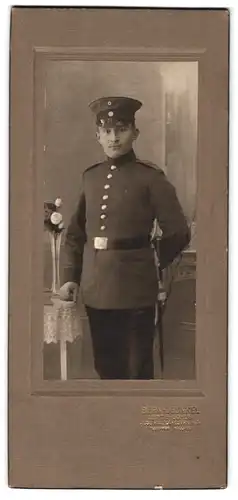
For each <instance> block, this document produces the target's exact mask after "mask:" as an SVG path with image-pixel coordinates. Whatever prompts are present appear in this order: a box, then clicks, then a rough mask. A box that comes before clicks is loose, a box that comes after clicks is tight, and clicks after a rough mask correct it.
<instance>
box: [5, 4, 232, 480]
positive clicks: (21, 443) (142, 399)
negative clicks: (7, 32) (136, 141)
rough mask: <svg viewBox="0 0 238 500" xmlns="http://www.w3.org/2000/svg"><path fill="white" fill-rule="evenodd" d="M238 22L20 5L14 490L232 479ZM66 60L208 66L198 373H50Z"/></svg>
mask: <svg viewBox="0 0 238 500" xmlns="http://www.w3.org/2000/svg"><path fill="white" fill-rule="evenodd" d="M228 28H229V14H228V11H227V10H225V9H220V10H218V9H211V10H209V9H208V10H199V9H198V10H191V9H188V10H186V9H185V10H176V9H168V10H163V9H94V8H92V9H91V8H90V9H80V8H78V9H75V8H70V9H67V8H66V9H61V8H52V9H51V8H48V9H45V8H40V9H35V8H20V7H19V8H13V9H12V26H11V88H10V98H11V114H10V283H9V284H10V301H9V304H10V311H9V312H10V321H9V484H10V486H12V487H27V488H30V487H34V488H40V487H47V488H96V487H99V488H101V487H103V488H156V487H161V486H162V487H163V488H223V487H225V486H226V481H227V479H226V468H227V465H226V454H227V449H226V441H227V439H226V435H227V425H226V413H227V196H228V182H227V179H228V34H229V30H228ZM59 59H61V60H84V61H85V60H86V61H87V60H97V61H100V60H112V61H147V60H152V61H161V60H163V61H181V60H182V61H198V64H199V86H198V154H197V189H198V191H197V235H198V236H197V284H196V380H174V381H173V380H153V381H140V382H139V381H119V380H117V381H106V380H104V381H101V380H67V381H64V382H62V381H60V380H58V381H45V380H43V376H42V343H43V342H42V329H43V297H42V295H43V294H42V290H43V257H42V254H43V250H42V231H41V221H42V201H43V189H42V185H43V169H42V165H43V161H44V155H43V152H44V151H43V148H42V145H43V144H44V137H43V135H44V123H43V117H44V115H43V107H42V102H43V100H42V99H43V98H44V71H45V68H46V64H47V61H49V60H59ZM175 417H176V418H175ZM184 418H185V419H184ZM176 419H177V420H176ZM164 420H166V421H169V429H168V428H167V427H168V426H166V425H164V426H163V425H162V424H161V422H162V423H163V422H164ZM185 421H186V422H185ZM176 422H177V423H176ZM184 422H185V423H184ZM188 423H189V425H188ZM163 427H164V428H163ZM165 427H166V428H167V430H165Z"/></svg>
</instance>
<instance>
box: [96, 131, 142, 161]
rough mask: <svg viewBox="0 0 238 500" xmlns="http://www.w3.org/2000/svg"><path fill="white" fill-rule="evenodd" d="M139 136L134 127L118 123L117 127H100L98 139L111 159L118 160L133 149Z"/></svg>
mask: <svg viewBox="0 0 238 500" xmlns="http://www.w3.org/2000/svg"><path fill="white" fill-rule="evenodd" d="M138 134H139V131H138V130H137V129H136V128H135V126H134V125H132V124H128V125H124V124H123V123H118V124H116V125H115V126H109V127H107V126H105V127H98V131H97V139H98V142H99V143H100V144H101V146H102V148H103V150H104V153H105V154H106V155H107V156H108V157H109V158H118V157H119V156H122V155H124V154H126V153H128V152H129V151H130V150H131V149H132V144H133V142H134V141H135V139H136V138H137V137H138Z"/></svg>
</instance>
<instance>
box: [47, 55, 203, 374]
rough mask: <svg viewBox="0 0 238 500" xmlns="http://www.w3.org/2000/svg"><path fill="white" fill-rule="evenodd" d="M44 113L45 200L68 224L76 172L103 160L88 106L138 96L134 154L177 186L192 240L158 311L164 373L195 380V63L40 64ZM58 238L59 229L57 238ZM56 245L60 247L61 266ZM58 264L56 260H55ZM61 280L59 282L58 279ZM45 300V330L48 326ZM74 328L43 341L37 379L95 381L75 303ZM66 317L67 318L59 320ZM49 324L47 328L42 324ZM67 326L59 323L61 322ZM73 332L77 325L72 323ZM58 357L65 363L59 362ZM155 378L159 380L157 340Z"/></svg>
mask: <svg viewBox="0 0 238 500" xmlns="http://www.w3.org/2000/svg"><path fill="white" fill-rule="evenodd" d="M45 81H46V84H45V102H44V105H45V112H44V199H45V201H54V200H55V199H56V198H57V197H60V198H61V199H62V201H63V204H62V206H61V207H60V212H61V213H62V215H63V220H64V223H65V225H66V226H67V224H68V222H69V219H70V216H71V214H72V212H73V211H74V209H75V207H76V204H77V200H78V194H79V191H80V183H81V174H82V172H83V171H84V170H85V168H87V167H88V166H90V165H91V164H93V163H96V162H98V161H100V160H103V152H102V150H101V147H100V146H99V145H98V143H97V141H96V137H95V132H96V130H95V123H94V117H93V116H92V112H91V111H90V109H89V108H88V103H89V102H90V101H92V100H94V99H96V98H98V97H101V96H103V95H105V96H106V95H127V96H130V97H134V98H137V99H139V100H141V101H142V103H143V106H142V108H141V110H140V111H139V112H138V113H137V115H136V118H137V120H136V124H137V127H138V128H139V129H140V135H139V138H138V139H137V141H136V142H135V148H134V149H135V153H136V155H137V156H138V157H139V158H140V159H142V160H149V161H151V162H153V163H155V164H157V165H158V166H160V167H161V168H162V169H163V170H164V171H165V173H166V175H167V176H168V179H169V180H170V181H171V182H172V183H173V184H174V186H175V187H176V191H177V195H178V197H179V200H180V202H181V205H182V207H183V209H184V212H185V215H186V216H187V218H188V221H189V224H190V226H191V230H192V241H191V244H190V247H189V249H188V250H186V252H185V254H184V256H183V258H182V260H181V263H180V265H179V269H178V270H177V271H176V275H175V277H174V281H173V285H172V288H171V293H170V297H169V301H168V304H167V307H166V312H165V315H164V374H163V376H164V378H166V379H194V378H195V376H196V366H195V301H196V297H195V286H196V278H195V267H196V154H197V98H198V65H197V62H118V61H117V62H111V61H110V62H109V61H103V62H100V61H65V60H56V61H49V62H48V63H47V71H46V80H45ZM48 236H49V235H48V234H47V232H45V233H44V292H45V293H46V292H47V290H49V289H50V288H51V285H52V259H51V247H50V240H49V237H48ZM63 241H64V231H63V233H62V241H61V244H63ZM62 260H63V250H62V251H61V263H62ZM61 265H62V264H61ZM61 284H62V283H61ZM50 307H51V306H50V304H49V302H47V300H46V301H45V306H44V309H45V310H44V314H45V323H47V322H48V326H46V328H48V329H50V328H53V321H52V311H51V310H50ZM79 310H80V331H81V334H80V335H77V334H75V335H74V336H73V338H70V339H67V336H66V339H65V340H66V341H65V345H64V349H65V352H64V353H63V354H62V346H60V341H59V340H58V341H57V339H56V338H53V336H52V339H51V340H52V341H50V338H49V336H48V337H46V338H45V342H44V349H43V357H44V378H45V379H59V378H62V362H64V364H65V366H64V371H65V373H64V377H65V376H66V377H67V378H69V379H72V378H74V379H75V378H95V377H96V374H95V372H94V369H93V359H92V351H91V340H90V334H89V329H88V322H87V318H86V315H85V312H84V308H83V306H82V304H79ZM66 319H67V318H66ZM49 321H51V326H49ZM65 325H66V322H65ZM74 327H75V329H76V330H77V322H76V323H75V325H74ZM62 356H64V358H65V359H64V361H62ZM154 356H155V378H160V377H161V366H160V357H159V345H158V340H157V339H156V341H155V353H154Z"/></svg>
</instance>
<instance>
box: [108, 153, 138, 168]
mask: <svg viewBox="0 0 238 500" xmlns="http://www.w3.org/2000/svg"><path fill="white" fill-rule="evenodd" d="M135 159H136V155H135V153H134V151H133V149H131V151H129V152H128V153H126V154H125V155H122V156H119V158H108V161H109V162H110V164H111V165H124V164H125V163H129V162H131V161H134V160H135Z"/></svg>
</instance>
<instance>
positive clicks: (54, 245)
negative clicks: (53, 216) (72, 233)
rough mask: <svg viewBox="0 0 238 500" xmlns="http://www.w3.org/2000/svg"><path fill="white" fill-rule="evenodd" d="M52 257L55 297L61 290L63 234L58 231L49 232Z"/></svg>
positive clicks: (53, 291) (52, 288)
mask: <svg viewBox="0 0 238 500" xmlns="http://www.w3.org/2000/svg"><path fill="white" fill-rule="evenodd" d="M49 237H50V247H51V257H52V286H51V292H52V294H53V295H58V294H59V289H60V247H61V237H62V233H61V232H60V233H57V232H56V231H52V232H49Z"/></svg>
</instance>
